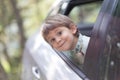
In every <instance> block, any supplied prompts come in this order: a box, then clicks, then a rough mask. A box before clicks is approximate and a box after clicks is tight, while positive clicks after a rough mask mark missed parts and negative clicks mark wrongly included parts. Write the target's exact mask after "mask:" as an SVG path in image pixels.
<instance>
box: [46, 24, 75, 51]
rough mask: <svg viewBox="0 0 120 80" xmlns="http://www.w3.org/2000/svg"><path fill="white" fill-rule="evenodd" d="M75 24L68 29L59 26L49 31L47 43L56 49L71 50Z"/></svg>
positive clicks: (73, 43)
mask: <svg viewBox="0 0 120 80" xmlns="http://www.w3.org/2000/svg"><path fill="white" fill-rule="evenodd" d="M76 31H77V28H76V26H71V27H70V29H68V28H66V27H64V26H61V27H58V28H55V29H53V30H51V31H49V34H48V35H47V37H46V39H47V41H48V43H49V44H50V45H51V46H52V47H53V48H55V49H57V50H58V51H66V50H71V49H73V48H74V46H75V45H76V42H77V41H76V38H75V36H74V34H75V33H76Z"/></svg>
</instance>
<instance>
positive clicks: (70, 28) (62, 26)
mask: <svg viewBox="0 0 120 80" xmlns="http://www.w3.org/2000/svg"><path fill="white" fill-rule="evenodd" d="M42 35H43V38H44V39H45V40H46V41H47V42H48V43H49V44H50V45H51V46H52V47H53V48H54V49H56V50H58V51H62V52H64V53H66V54H71V57H72V58H73V60H74V61H76V62H77V63H79V64H83V62H84V57H85V54H86V49H87V46H88V43H89V37H87V36H83V35H82V34H80V32H79V30H78V28H77V26H76V25H75V23H74V22H73V21H72V20H71V19H70V18H69V17H67V16H64V15H61V14H56V15H53V16H49V17H48V18H47V19H46V20H45V22H44V24H43V29H42Z"/></svg>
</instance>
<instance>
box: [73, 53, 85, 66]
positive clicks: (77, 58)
mask: <svg viewBox="0 0 120 80" xmlns="http://www.w3.org/2000/svg"><path fill="white" fill-rule="evenodd" d="M84 57H85V56H84V55H83V54H82V53H81V52H79V53H77V54H75V61H76V62H77V63H79V64H83V63H84Z"/></svg>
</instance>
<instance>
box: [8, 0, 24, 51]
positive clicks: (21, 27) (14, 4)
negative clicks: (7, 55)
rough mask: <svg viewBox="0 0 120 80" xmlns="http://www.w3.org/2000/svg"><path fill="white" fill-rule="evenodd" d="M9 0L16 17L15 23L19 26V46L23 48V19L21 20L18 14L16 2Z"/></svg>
mask: <svg viewBox="0 0 120 80" xmlns="http://www.w3.org/2000/svg"><path fill="white" fill-rule="evenodd" d="M10 2H11V5H12V8H13V13H14V15H15V17H16V21H17V24H18V27H19V33H20V44H21V48H22V49H23V48H24V44H25V40H26V39H25V34H24V29H23V20H22V17H21V15H20V11H19V9H18V8H17V6H16V4H17V2H16V0H10Z"/></svg>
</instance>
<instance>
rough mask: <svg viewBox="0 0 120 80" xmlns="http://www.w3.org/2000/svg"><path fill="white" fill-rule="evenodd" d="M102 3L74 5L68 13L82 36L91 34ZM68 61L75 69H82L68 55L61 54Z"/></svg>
mask: <svg viewBox="0 0 120 80" xmlns="http://www.w3.org/2000/svg"><path fill="white" fill-rule="evenodd" d="M101 4H102V2H93V3H89V4H83V5H76V6H74V7H73V8H72V10H71V11H70V13H69V15H68V16H69V17H70V18H71V19H72V20H73V21H74V22H75V23H76V24H77V27H78V29H79V30H80V32H81V34H82V35H86V36H88V37H90V36H91V32H92V29H93V26H94V23H95V21H96V18H97V16H98V13H99V11H100V8H101ZM63 54H64V55H65V56H66V57H67V58H68V59H69V60H71V61H72V62H73V63H75V65H76V66H77V67H79V68H80V69H82V66H83V65H81V64H78V63H76V62H75V61H74V60H73V57H71V56H72V55H71V54H70V53H68V54H66V53H63Z"/></svg>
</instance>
